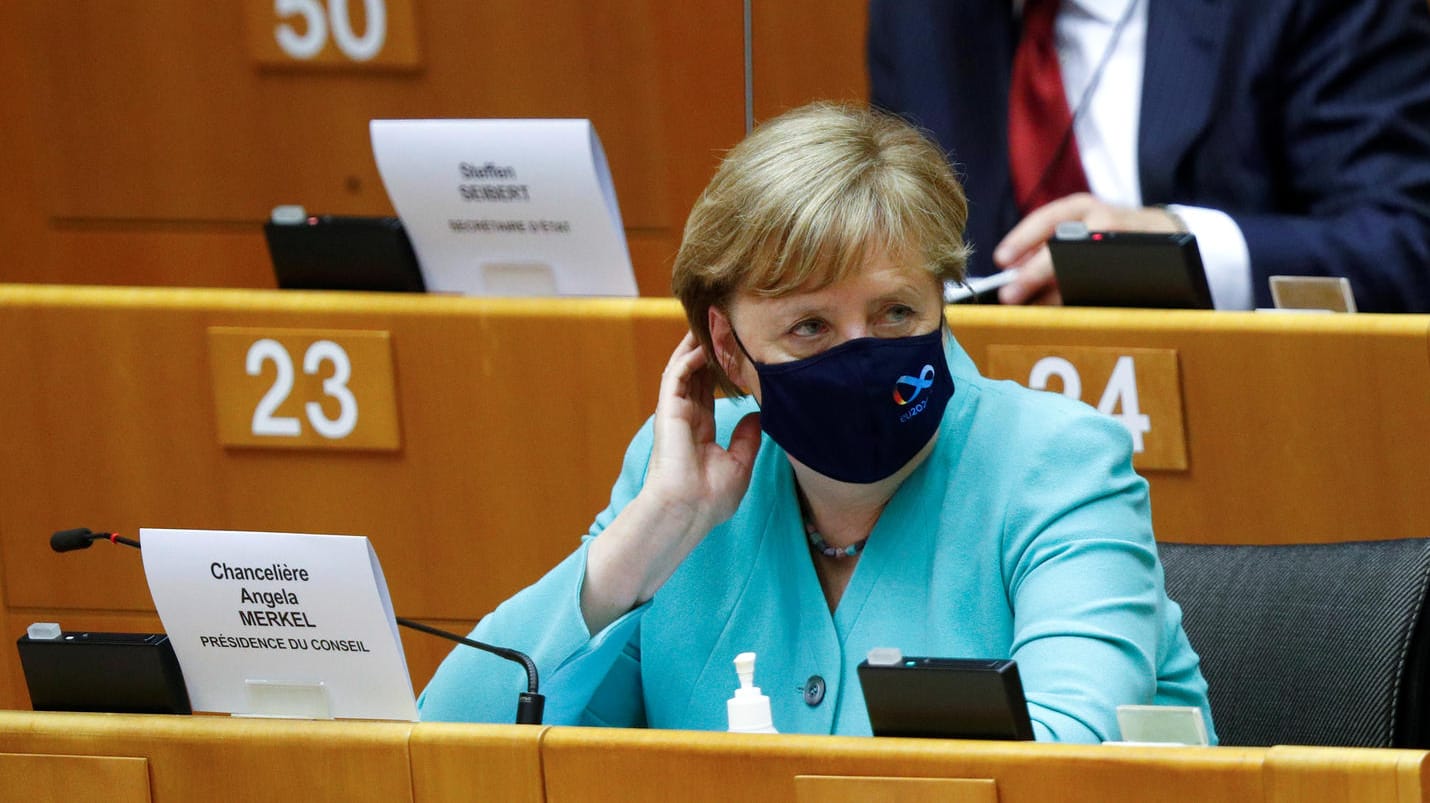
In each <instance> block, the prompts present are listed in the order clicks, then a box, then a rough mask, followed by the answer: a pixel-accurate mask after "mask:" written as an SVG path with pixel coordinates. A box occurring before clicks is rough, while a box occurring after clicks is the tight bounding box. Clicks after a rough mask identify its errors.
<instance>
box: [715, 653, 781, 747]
mask: <svg viewBox="0 0 1430 803" xmlns="http://www.w3.org/2000/svg"><path fill="white" fill-rule="evenodd" d="M735 674H736V675H738V676H739V677H740V688H738V689H736V690H735V696H734V697H731V698H730V699H729V700H726V701H725V713H726V714H728V715H729V717H730V732H731V733H778V731H776V730H775V725H774V722H773V721H772V719H771V717H770V698H768V697H766V696H765V695H763V694H761V693H760V687H759V686H756V685H755V654H754V653H752V652H742V653H740V654H739V655H737V656H735Z"/></svg>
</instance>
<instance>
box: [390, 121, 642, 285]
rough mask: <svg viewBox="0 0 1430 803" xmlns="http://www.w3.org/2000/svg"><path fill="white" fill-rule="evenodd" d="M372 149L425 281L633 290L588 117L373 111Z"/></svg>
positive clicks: (616, 209) (606, 173) (612, 195)
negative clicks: (409, 116)
mask: <svg viewBox="0 0 1430 803" xmlns="http://www.w3.org/2000/svg"><path fill="white" fill-rule="evenodd" d="M369 130H370V133H371V135H372V150H373V155H374V156H375V157H376V159H377V168H378V172H379V173H381V174H382V183H383V185H384V186H386V188H387V195H388V197H389V198H390V199H392V205H393V206H394V207H395V208H396V209H397V214H398V215H399V216H400V217H401V218H402V223H403V225H404V226H405V227H406V228H407V233H408V236H409V237H410V238H411V239H412V247H413V249H414V250H415V251H416V252H417V259H418V262H420V263H421V265H422V274H423V277H424V279H425V280H426V282H427V288H428V289H429V290H432V291H434V292H452V293H466V294H470V295H516V296H533V295H556V294H561V295H605V296H633V295H636V281H635V272H634V271H633V270H632V269H631V258H630V254H629V252H628V251H627V249H626V235H625V229H624V227H623V226H622V224H621V210H620V206H619V205H618V204H617V202H616V191H615V187H614V186H613V185H612V183H611V172H610V169H609V168H607V166H606V156H605V152H604V151H603V150H602V149H601V140H600V139H599V138H598V137H597V136H596V129H595V128H594V127H593V126H592V125H591V121H589V120H373V121H372V122H371V123H370V125H369Z"/></svg>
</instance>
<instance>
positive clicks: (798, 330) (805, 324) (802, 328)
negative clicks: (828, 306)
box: [790, 318, 824, 337]
mask: <svg viewBox="0 0 1430 803" xmlns="http://www.w3.org/2000/svg"><path fill="white" fill-rule="evenodd" d="M823 332H824V322H823V321H817V320H814V319H812V318H811V319H809V320H804V321H800V322H799V323H797V324H795V325H794V326H792V327H790V333H791V334H794V335H798V336H799V337H814V336H815V335H818V334H822V333H823Z"/></svg>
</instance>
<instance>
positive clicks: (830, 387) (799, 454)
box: [735, 326, 953, 483]
mask: <svg viewBox="0 0 1430 803" xmlns="http://www.w3.org/2000/svg"><path fill="white" fill-rule="evenodd" d="M735 342H736V343H738V344H739V346H740V350H741V351H744V352H745V356H746V357H749V359H750V362H751V363H752V364H753V365H754V366H755V372H756V373H757V374H758V375H759V377H760V392H761V396H762V397H763V398H762V399H761V401H760V428H761V429H763V430H764V431H765V432H766V433H767V434H769V436H770V437H771V438H772V439H774V442H775V443H778V444H779V445H780V446H781V447H783V448H784V450H785V451H786V452H788V453H789V454H790V456H791V457H793V458H794V459H796V460H798V461H799V462H801V463H803V464H805V465H806V466H809V467H810V468H812V469H814V470H815V471H818V472H819V473H820V474H823V475H824V476H826V477H829V478H831V479H836V480H839V481H841V482H857V483H869V482H877V481H879V480H882V479H884V478H885V477H888V476H890V475H892V474H893V473H894V472H896V471H898V470H899V469H901V468H903V467H904V466H905V465H906V464H907V463H908V462H909V461H910V460H912V459H913V458H914V455H916V454H918V453H919V450H920V449H922V448H924V446H925V445H927V444H928V442H929V440H930V439H931V438H933V436H934V433H935V432H937V431H938V427H939V423H940V422H941V421H942V419H943V411H944V408H945V407H947V406H948V401H949V399H951V398H953V379H952V378H951V377H950V376H949V375H948V364H947V363H946V362H945V360H944V356H943V327H942V326H939V327H938V328H936V329H934V330H933V331H932V332H929V333H928V334H926V335H915V336H913V337H899V338H878V337H863V338H859V339H858V340H850V341H848V342H845V343H840V344H839V345H837V346H835V347H834V348H832V349H829V350H828V351H823V352H820V353H819V354H816V355H814V356H813V357H808V358H805V359H803V360H795V361H794V362H783V363H776V364H773V365H767V364H764V363H760V362H756V361H755V359H754V358H753V357H750V352H749V351H748V350H746V349H745V344H744V343H741V342H740V338H739V335H736V336H735Z"/></svg>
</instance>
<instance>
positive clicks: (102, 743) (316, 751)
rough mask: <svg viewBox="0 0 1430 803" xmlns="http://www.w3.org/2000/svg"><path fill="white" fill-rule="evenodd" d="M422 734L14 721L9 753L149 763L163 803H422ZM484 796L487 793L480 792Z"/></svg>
mask: <svg viewBox="0 0 1430 803" xmlns="http://www.w3.org/2000/svg"><path fill="white" fill-rule="evenodd" d="M413 727H414V726H413V725H412V724H411V723H406V722H363V723H350V722H296V721H272V720H262V719H229V718H227V717H223V718H220V717H172V716H122V715H105V714H57V713H36V714H24V713H18V712H6V713H5V714H3V715H0V751H8V752H27V753H37V754H45V755H57V756H63V755H77V756H85V755H89V756H133V757H138V758H143V759H147V760H148V765H149V783H150V790H151V792H152V800H153V801H154V803H187V801H197V800H226V801H250V800H251V801H273V800H351V801H402V800H411V799H412V791H411V790H412V771H411V764H410V761H409V758H408V750H407V741H408V738H409V736H410V735H411V733H412V730H413ZM481 791H482V790H481V787H480V785H478V786H477V787H476V788H475V789H474V792H473V793H474V794H477V795H480V794H481ZM39 799H43V798H39ZM75 799H86V798H75Z"/></svg>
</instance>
